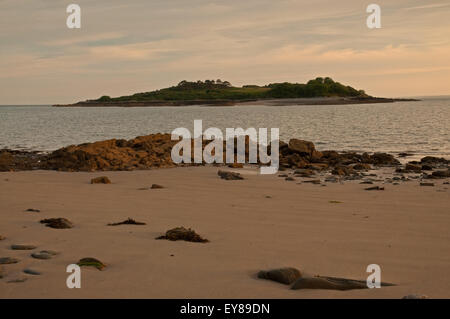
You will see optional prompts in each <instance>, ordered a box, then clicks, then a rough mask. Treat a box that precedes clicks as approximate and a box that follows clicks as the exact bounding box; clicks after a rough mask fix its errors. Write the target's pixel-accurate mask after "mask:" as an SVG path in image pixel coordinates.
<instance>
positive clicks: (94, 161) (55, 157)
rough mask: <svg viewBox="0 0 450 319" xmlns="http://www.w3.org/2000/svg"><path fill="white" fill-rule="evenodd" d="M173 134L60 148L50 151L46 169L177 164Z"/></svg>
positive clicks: (130, 167) (87, 169)
mask: <svg viewBox="0 0 450 319" xmlns="http://www.w3.org/2000/svg"><path fill="white" fill-rule="evenodd" d="M176 143H178V141H177V140H174V141H172V140H171V134H151V135H147V136H139V137H136V138H134V139H131V140H129V141H126V140H116V139H111V140H106V141H99V142H94V143H84V144H81V145H72V146H68V147H64V148H61V149H59V150H56V151H54V152H53V153H51V154H49V155H48V156H47V157H46V158H45V160H43V161H42V162H43V164H42V165H41V167H42V168H44V169H55V170H64V171H87V172H90V171H107V170H108V171H117V170H134V169H148V168H152V167H174V166H176V165H175V164H174V163H173V162H172V158H171V150H172V146H173V145H175V144H176Z"/></svg>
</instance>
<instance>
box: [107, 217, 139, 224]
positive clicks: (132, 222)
mask: <svg viewBox="0 0 450 319" xmlns="http://www.w3.org/2000/svg"><path fill="white" fill-rule="evenodd" d="M119 225H146V223H141V222H137V221H135V220H134V219H132V218H128V219H126V220H124V221H123V222H119V223H111V224H108V226H119Z"/></svg>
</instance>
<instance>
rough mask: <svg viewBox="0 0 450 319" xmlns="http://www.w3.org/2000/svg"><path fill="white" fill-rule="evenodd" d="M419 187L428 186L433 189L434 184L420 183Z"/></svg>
mask: <svg viewBox="0 0 450 319" xmlns="http://www.w3.org/2000/svg"><path fill="white" fill-rule="evenodd" d="M420 186H430V187H433V186H434V183H420Z"/></svg>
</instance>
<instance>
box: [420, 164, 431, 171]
mask: <svg viewBox="0 0 450 319" xmlns="http://www.w3.org/2000/svg"><path fill="white" fill-rule="evenodd" d="M432 170H433V166H431V165H427V164H424V165H422V171H432Z"/></svg>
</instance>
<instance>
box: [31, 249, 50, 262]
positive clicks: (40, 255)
mask: <svg viewBox="0 0 450 319" xmlns="http://www.w3.org/2000/svg"><path fill="white" fill-rule="evenodd" d="M31 257H33V258H35V259H42V260H47V259H51V258H52V257H53V255H51V254H49V253H47V252H42V251H41V252H40V253H32V254H31Z"/></svg>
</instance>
